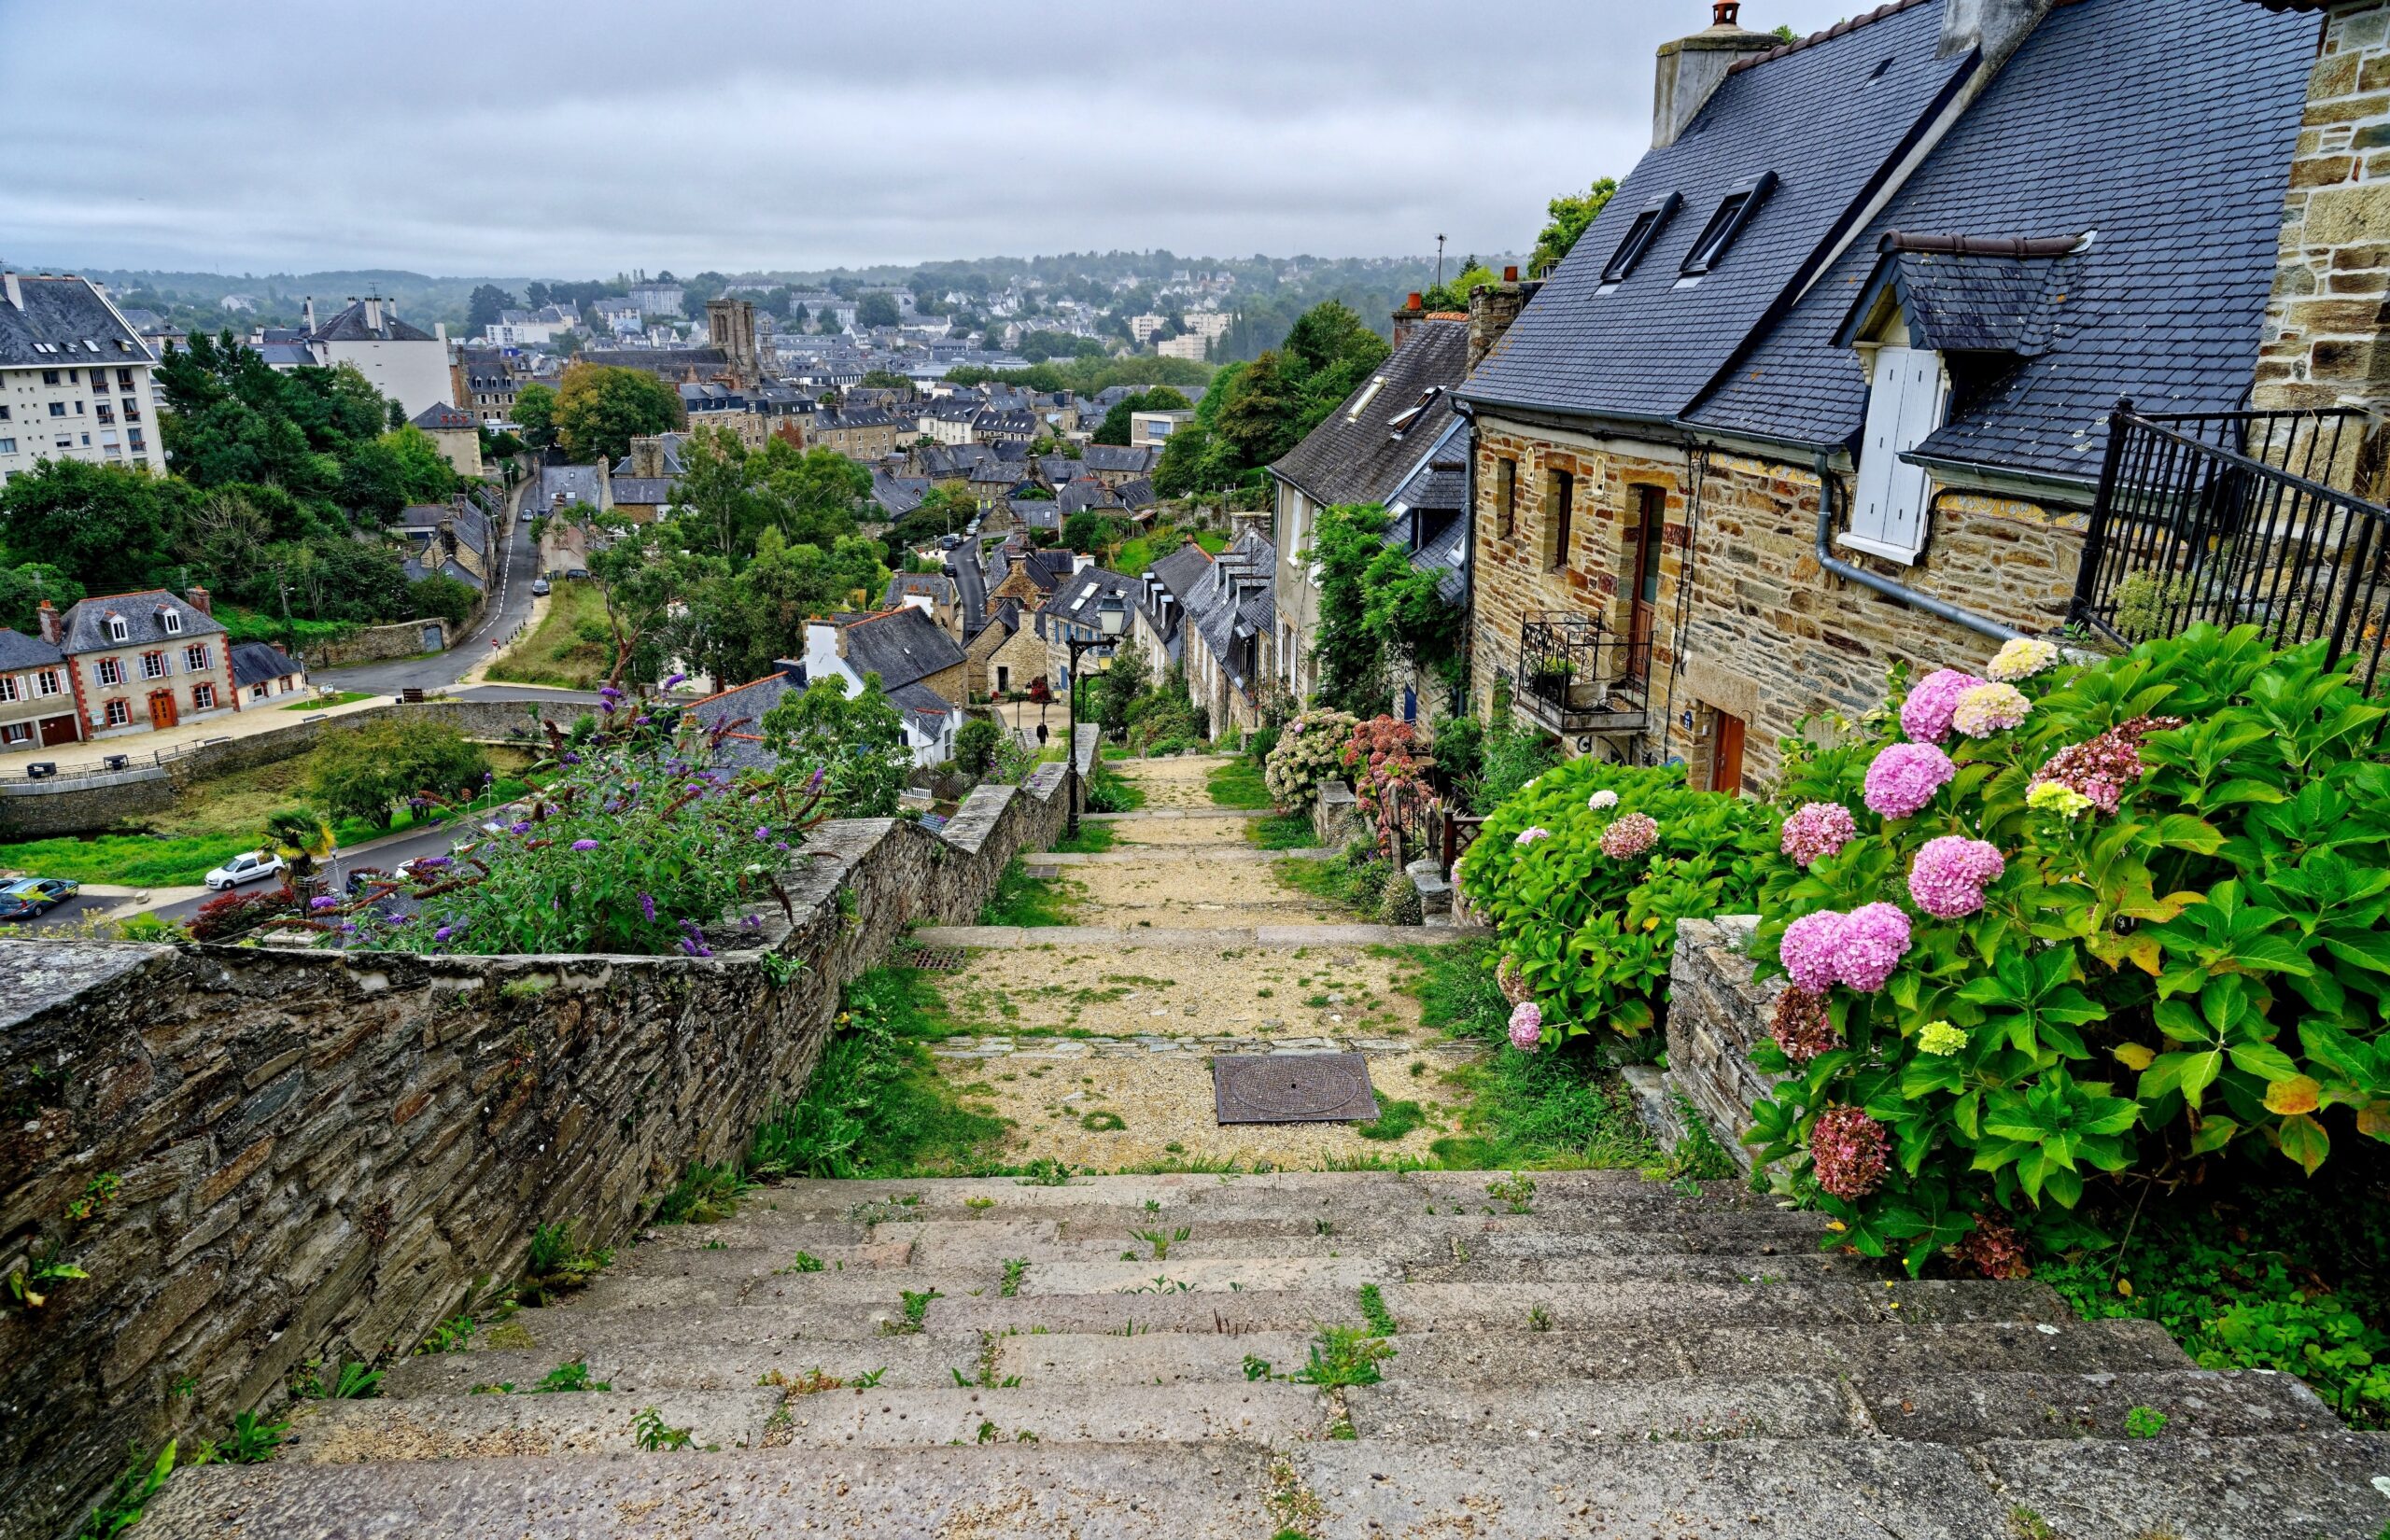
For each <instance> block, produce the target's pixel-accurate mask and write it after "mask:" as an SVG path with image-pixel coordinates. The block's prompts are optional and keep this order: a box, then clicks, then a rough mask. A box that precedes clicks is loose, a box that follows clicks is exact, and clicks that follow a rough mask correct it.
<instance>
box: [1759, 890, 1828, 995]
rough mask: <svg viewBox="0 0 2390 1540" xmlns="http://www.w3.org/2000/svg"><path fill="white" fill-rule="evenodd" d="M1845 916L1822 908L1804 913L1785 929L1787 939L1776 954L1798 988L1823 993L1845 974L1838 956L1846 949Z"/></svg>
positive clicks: (1777, 946) (1812, 992)
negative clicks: (1813, 912)
mask: <svg viewBox="0 0 2390 1540" xmlns="http://www.w3.org/2000/svg"><path fill="white" fill-rule="evenodd" d="M1844 918H1845V917H1844V916H1843V915H1842V914H1841V913H1839V912H1838V911H1836V910H1833V909H1821V910H1819V911H1818V912H1817V913H1816V914H1814V915H1803V916H1802V917H1800V918H1799V919H1796V920H1794V921H1793V923H1792V924H1790V925H1788V926H1786V927H1785V928H1784V936H1783V939H1782V940H1780V941H1778V943H1777V944H1776V955H1777V957H1778V959H1780V960H1781V961H1782V962H1783V964H1784V971H1785V972H1786V973H1790V974H1792V975H1793V986H1794V987H1796V988H1800V989H1805V990H1807V991H1808V992H1809V993H1810V994H1813V995H1821V994H1824V993H1825V992H1826V991H1827V990H1828V989H1831V988H1833V987H1835V981H1836V980H1837V979H1839V978H1840V977H1841V971H1840V968H1839V966H1838V965H1837V959H1838V958H1839V956H1840V954H1841V951H1842V926H1843V920H1844Z"/></svg>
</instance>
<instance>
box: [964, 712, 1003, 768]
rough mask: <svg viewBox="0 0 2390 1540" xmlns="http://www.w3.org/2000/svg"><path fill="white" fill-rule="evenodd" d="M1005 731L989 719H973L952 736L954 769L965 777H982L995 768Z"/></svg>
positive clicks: (1001, 749)
mask: <svg viewBox="0 0 2390 1540" xmlns="http://www.w3.org/2000/svg"><path fill="white" fill-rule="evenodd" d="M1004 746H1005V730H1004V729H1003V728H1001V727H999V726H997V725H996V723H995V721H994V719H992V718H990V717H973V718H972V719H971V720H970V721H966V722H964V723H963V730H962V731H961V732H959V733H957V734H955V735H954V767H955V768H956V769H958V770H960V771H962V772H963V774H964V775H966V776H984V775H986V774H987V773H988V772H989V771H991V770H992V769H994V768H995V764H996V755H997V754H998V753H1000V752H1002V751H1003V749H1004Z"/></svg>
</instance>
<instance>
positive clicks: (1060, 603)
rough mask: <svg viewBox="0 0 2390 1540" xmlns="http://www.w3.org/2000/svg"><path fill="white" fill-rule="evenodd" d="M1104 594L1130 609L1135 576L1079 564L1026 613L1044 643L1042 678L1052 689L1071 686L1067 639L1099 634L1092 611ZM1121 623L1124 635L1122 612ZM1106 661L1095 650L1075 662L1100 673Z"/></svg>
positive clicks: (1084, 638)
mask: <svg viewBox="0 0 2390 1540" xmlns="http://www.w3.org/2000/svg"><path fill="white" fill-rule="evenodd" d="M1107 595H1108V596H1110V597H1113V598H1117V599H1118V600H1119V601H1120V604H1121V607H1122V608H1123V609H1134V608H1135V606H1136V603H1137V598H1138V592H1137V583H1136V580H1134V579H1132V578H1125V577H1122V576H1121V575H1120V574H1119V573H1118V572H1110V571H1106V570H1105V569H1104V568H1103V567H1093V566H1089V567H1080V568H1079V569H1078V570H1077V571H1076V572H1074V573H1072V574H1071V576H1070V578H1069V580H1068V581H1065V582H1064V583H1063V584H1062V585H1061V587H1059V588H1057V589H1055V590H1054V592H1053V594H1052V595H1051V596H1049V597H1048V598H1047V600H1046V602H1045V603H1044V604H1041V605H1039V606H1038V607H1037V609H1036V610H1035V611H1034V612H1033V614H1032V615H1030V616H1029V627H1030V629H1032V630H1033V631H1035V632H1036V634H1037V636H1038V637H1039V638H1040V639H1041V640H1043V641H1044V642H1045V644H1046V681H1047V684H1048V685H1049V686H1051V687H1052V688H1053V689H1054V690H1056V691H1061V692H1067V691H1068V690H1069V689H1070V688H1071V647H1070V644H1071V642H1072V641H1073V640H1074V639H1077V640H1081V641H1086V640H1091V639H1094V638H1095V637H1100V636H1101V635H1102V634H1103V633H1102V631H1101V629H1100V628H1099V626H1098V624H1097V622H1096V613H1095V612H1096V607H1097V606H1098V605H1100V604H1102V603H1103V602H1104V598H1105V597H1106V596H1107ZM1126 632H1127V617H1126V616H1125V615H1124V616H1123V617H1122V634H1123V635H1126ZM1132 645H1133V644H1132ZM1108 661H1109V660H1108V659H1107V658H1105V657H1104V654H1102V653H1099V652H1095V651H1083V652H1081V653H1080V654H1079V666H1080V667H1082V668H1085V669H1088V670H1089V671H1090V672H1093V673H1101V672H1102V671H1103V670H1104V667H1105V666H1106V665H1107V664H1108Z"/></svg>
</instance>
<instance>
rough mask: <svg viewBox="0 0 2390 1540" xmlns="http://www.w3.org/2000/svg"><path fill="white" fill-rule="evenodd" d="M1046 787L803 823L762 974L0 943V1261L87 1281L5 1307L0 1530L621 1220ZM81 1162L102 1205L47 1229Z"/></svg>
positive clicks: (708, 1146)
mask: <svg viewBox="0 0 2390 1540" xmlns="http://www.w3.org/2000/svg"><path fill="white" fill-rule="evenodd" d="M1088 732H1089V738H1088V741H1087V742H1086V743H1084V744H1083V745H1082V752H1083V753H1086V752H1088V751H1089V750H1090V749H1091V745H1092V735H1093V729H1092V728H1090V729H1089V730H1088ZM1061 775H1062V766H1061V765H1060V764H1049V765H1044V766H1040V767H1039V769H1038V770H1037V772H1036V773H1035V774H1034V775H1033V777H1031V779H1030V781H1029V782H1028V784H1027V785H1026V786H1024V787H1019V788H1014V787H1003V788H994V787H983V788H981V789H979V790H977V791H974V792H973V793H972V794H971V796H970V798H969V800H968V801H966V802H965V803H964V804H963V807H962V809H961V810H960V811H959V812H958V813H957V814H956V815H955V817H954V818H953V819H951V820H949V822H948V824H947V825H946V827H945V829H944V830H943V831H942V832H940V833H935V834H933V833H925V832H923V831H922V830H921V828H920V827H919V826H918V825H916V824H912V823H908V822H902V821H897V820H889V819H873V820H853V821H845V822H834V823H829V824H824V825H822V827H821V828H820V829H818V830H816V831H815V832H814V835H813V837H811V838H810V839H808V841H807V843H806V847H805V852H804V855H805V860H804V861H803V862H802V863H801V864H799V865H797V866H795V867H794V868H792V870H791V871H790V872H788V873H787V874H785V875H784V877H783V881H784V883H785V885H786V886H787V887H788V889H789V891H790V894H791V897H792V898H793V900H794V905H795V915H794V924H792V923H790V922H789V920H788V919H787V918H786V917H783V916H782V915H781V913H780V909H779V907H778V905H777V903H775V904H774V905H773V906H772V907H771V909H770V910H769V912H768V913H767V914H766V930H765V931H764V937H765V945H766V947H767V948H768V949H770V950H773V951H777V952H779V953H780V954H782V955H784V956H788V957H793V958H796V959H800V960H801V961H802V962H803V963H804V968H803V970H802V971H801V972H799V973H796V974H795V975H794V978H793V979H792V980H791V981H790V982H789V983H788V984H787V985H786V986H785V987H775V986H774V985H773V983H772V982H771V978H770V974H769V973H768V972H767V971H766V968H765V966H764V965H763V963H762V961H761V959H760V956H759V954H756V953H745V954H738V955H732V954H728V953H725V954H724V955H723V956H720V957H715V958H710V959H686V958H658V957H580V956H574V957H502V958H467V957H443V958H428V957H419V956H412V955H401V954H395V953H352V954H345V955H344V954H338V953H330V952H316V951H288V950H279V949H272V948H260V947H245V946H228V945H184V946H180V947H168V946H142V945H109V944H94V943H57V942H43V943H30V942H0V985H5V987H4V988H0V1001H4V1002H5V1003H0V1113H5V1114H6V1121H5V1122H0V1195H4V1196H0V1272H6V1271H10V1270H14V1269H16V1268H19V1267H23V1266H24V1265H25V1261H26V1259H27V1258H28V1257H29V1256H31V1255H35V1254H39V1253H42V1252H43V1251H44V1250H46V1248H48V1247H49V1245H51V1244H53V1243H58V1244H61V1245H62V1248H63V1249H62V1251H61V1252H60V1253H59V1254H60V1256H61V1257H62V1259H63V1260H65V1261H68V1262H71V1263H72V1264H73V1265H74V1266H77V1267H81V1268H83V1269H85V1270H86V1271H87V1272H88V1273H89V1274H90V1275H91V1276H90V1278H89V1280H88V1281H69V1282H65V1283H63V1284H61V1285H60V1286H59V1287H58V1288H57V1289H56V1290H55V1292H54V1293H53V1294H52V1295H51V1298H50V1301H49V1304H48V1305H46V1306H45V1307H43V1308H42V1309H40V1310H38V1311H32V1312H28V1311H23V1310H0V1407H6V1408H7V1411H8V1414H9V1415H7V1416H6V1417H0V1535H5V1536H7V1537H8V1540H34V1537H36V1536H39V1537H45V1540H46V1537H47V1536H49V1535H51V1534H54V1533H58V1532H59V1531H60V1530H61V1529H63V1528H64V1527H66V1526H67V1525H69V1524H70V1523H71V1521H72V1519H73V1516H74V1514H75V1513H76V1512H77V1511H79V1508H80V1506H81V1505H82V1504H84V1503H86V1502H88V1501H89V1500H90V1498H91V1495H92V1494H93V1493H94V1492H95V1491H97V1489H98V1488H99V1487H100V1486H101V1485H102V1484H103V1483H104V1482H105V1480H107V1479H108V1478H110V1477H113V1476H114V1475H115V1474H116V1473H117V1472H118V1471H119V1470H120V1469H121V1468H122V1467H123V1465H124V1463H125V1460H126V1446H127V1443H128V1441H131V1442H133V1443H136V1444H138V1445H140V1446H141V1447H142V1448H143V1449H156V1448H157V1447H158V1446H159V1445H160V1444H161V1443H162V1441H163V1440H165V1439H166V1438H169V1437H181V1438H184V1439H185V1440H189V1439H190V1438H192V1437H195V1436H201V1435H215V1434H218V1433H220V1431H221V1430H222V1429H223V1427H224V1426H225V1425H226V1424H227V1423H228V1422H229V1421H230V1420H231V1418H232V1414H233V1413H235V1412H236V1411H240V1410H244V1409H248V1408H253V1407H258V1406H260V1404H261V1403H263V1402H265V1401H267V1400H268V1399H269V1398H270V1397H272V1396H274V1395H275V1394H277V1393H278V1387H279V1386H280V1385H281V1384H282V1383H283V1382H284V1380H285V1379H286V1378H287V1377H288V1374H289V1372H290V1371H291V1369H292V1368H293V1367H295V1366H296V1365H299V1364H300V1363H301V1362H302V1361H303V1360H305V1359H308V1358H312V1357H316V1356H318V1355H321V1356H323V1357H325V1358H326V1359H327V1360H330V1359H332V1358H333V1357H335V1356H336V1355H343V1354H344V1355H346V1356H348V1357H351V1358H359V1357H370V1356H372V1355H373V1354H374V1353H376V1352H379V1351H385V1350H395V1351H406V1350H407V1349H408V1348H410V1347H412V1346H413V1345H414V1344H415V1342H417V1341H418V1340H420V1339H421V1337H423V1336H424V1335H425V1333H426V1332H427V1331H428V1330H429V1328H430V1327H431V1326H432V1325H433V1324H434V1323H437V1322H439V1321H440V1320H442V1319H443V1318H444V1317H446V1316H448V1315H451V1314H453V1313H455V1312H456V1311H457V1309H459V1308H460V1307H461V1306H463V1304H464V1303H465V1301H466V1300H467V1298H468V1296H469V1295H470V1294H471V1292H472V1291H473V1289H474V1286H475V1281H476V1280H487V1279H501V1280H502V1279H509V1278H513V1277H514V1276H516V1275H517V1274H518V1273H519V1272H520V1271H521V1268H522V1266H523V1261H524V1257H525V1254H526V1252H527V1248H528V1243H529V1239H530V1235H531V1231H532V1228H533V1226H535V1225H541V1224H545V1223H551V1222H555V1221H558V1220H565V1219H575V1220H579V1221H581V1222H582V1223H583V1225H584V1227H585V1231H586V1235H587V1238H588V1239H589V1240H590V1241H591V1242H592V1243H594V1244H598V1245H611V1244H616V1243H619V1242H621V1241H623V1240H624V1239H626V1238H627V1237H628V1236H629V1235H630V1233H631V1232H632V1230H633V1229H634V1227H635V1226H636V1225H638V1223H639V1221H640V1216H641V1215H642V1214H643V1213H644V1212H646V1211H648V1210H649V1207H650V1205H651V1204H652V1202H653V1200H654V1197H656V1196H657V1195H658V1194H659V1193H661V1192H662V1191H663V1190H664V1189H665V1188H667V1187H668V1186H669V1185H670V1184H671V1183H673V1182H674V1181H675V1180H676V1179H677V1177H678V1176H679V1174H680V1173H681V1172H682V1169H684V1168H685V1167H686V1166H687V1164H688V1163H689V1162H690V1161H692V1160H706V1161H721V1160H725V1159H729V1158H731V1157H733V1156H735V1155H738V1154H739V1153H740V1152H741V1151H742V1150H743V1148H744V1147H745V1144H746V1141H747V1139H748V1137H749V1134H750V1132H751V1130H752V1128H753V1127H754V1126H755V1125H756V1124H757V1123H758V1122H759V1121H760V1120H761V1119H762V1118H763V1117H764V1116H765V1115H766V1112H767V1111H768V1110H769V1109H770V1108H771V1107H772V1106H773V1105H774V1104H775V1103H777V1102H780V1101H782V1100H785V1099H789V1098H791V1097H793V1096H794V1095H795V1094H796V1093H797V1092H798V1091H799V1090H800V1089H801V1088H802V1086H803V1085H804V1084H805V1081H806V1078H807V1076H808V1074H809V1073H810V1072H811V1071H812V1068H813V1066H814V1064H815V1062H816V1061H817V1060H818V1058H819V1057H820V1054H821V1050H822V1044H823V1043H824V1041H825V1040H826V1038H827V1037H828V1034H829V1032H830V1029H831V1026H832V1023H833V1021H834V1020H835V1017H836V1014H837V1001H838V992H839V990H840V988H841V987H843V986H844V985H845V984H846V983H847V982H848V981H849V980H850V979H851V978H853V977H854V976H855V975H857V974H858V973H863V972H865V970H867V969H869V968H871V967H874V966H877V965H878V964H879V963H880V962H881V961H882V960H884V959H885V958H886V957H887V956H888V954H889V951H890V949H891V947H892V946H893V945H894V944H895V942H896V941H897V940H898V938H899V937H900V936H901V935H902V934H903V933H904V931H905V930H906V928H907V926H909V925H912V924H915V923H917V922H926V923H931V924H935V923H939V922H949V923H951V922H955V921H964V922H967V921H969V920H971V919H973V918H975V917H977V914H978V911H979V908H980V905H981V904H982V903H984V902H985V900H986V898H987V896H988V895H989V893H990V892H991V890H992V889H993V888H994V886H995V883H996V881H997V879H998V877H999V875H1001V874H1002V872H1003V870H1004V867H1005V862H1006V861H1008V860H1009V859H1010V858H1011V857H1012V855H1013V854H1014V853H1015V852H1017V851H1019V850H1021V849H1024V848H1032V847H1036V848H1042V847H1046V846H1047V845H1049V844H1050V843H1051V842H1052V840H1053V838H1054V837H1055V835H1056V834H1057V833H1059V831H1060V829H1061V824H1062V819H1063V813H1064V807H1063V799H1062V796H1061ZM842 889H843V890H846V891H850V892H851V893H852V894H853V896H854V903H853V904H852V905H851V914H850V913H849V912H848V910H847V909H846V908H842V906H841V904H840V903H839V893H840V891H841V890H842ZM103 1172H108V1173H114V1174H115V1175H116V1176H117V1177H119V1179H120V1181H121V1185H120V1186H119V1188H118V1189H117V1191H116V1193H115V1196H114V1197H113V1198H112V1199H111V1200H110V1201H108V1202H107V1203H105V1205H104V1206H103V1207H102V1208H101V1209H100V1211H98V1213H97V1214H96V1215H94V1216H93V1217H91V1219H89V1220H87V1221H83V1222H79V1223H78V1222H77V1221H75V1220H73V1219H71V1218H69V1217H67V1209H68V1205H70V1204H71V1203H73V1202H75V1201H76V1200H77V1198H78V1197H81V1196H82V1195H83V1194H84V1193H85V1192H86V1190H87V1187H88V1185H89V1183H91V1180H92V1179H93V1178H94V1177H97V1176H99V1175H100V1174H101V1173H103ZM186 1379H188V1380H189V1381H190V1382H191V1383H192V1384H193V1385H194V1386H195V1388H193V1389H192V1390H190V1393H188V1394H182V1395H177V1394H176V1393H174V1388H175V1387H176V1385H177V1384H178V1383H180V1382H183V1381H185V1380H186Z"/></svg>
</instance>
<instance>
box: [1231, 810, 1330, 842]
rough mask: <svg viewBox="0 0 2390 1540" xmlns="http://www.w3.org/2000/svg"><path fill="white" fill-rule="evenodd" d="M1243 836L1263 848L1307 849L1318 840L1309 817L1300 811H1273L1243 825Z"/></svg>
mask: <svg viewBox="0 0 2390 1540" xmlns="http://www.w3.org/2000/svg"><path fill="white" fill-rule="evenodd" d="M1244 837H1245V838H1247V839H1249V840H1251V841H1252V842H1253V843H1254V844H1256V845H1258V846H1259V847H1261V848H1263V849H1264V850H1308V849H1310V848H1311V847H1313V846H1314V845H1315V844H1316V843H1317V842H1318V839H1319V836H1318V834H1317V833H1314V832H1313V830H1312V826H1311V819H1307V818H1305V817H1303V816H1302V815H1301V814H1300V813H1273V814H1272V815H1271V816H1270V817H1268V818H1266V819H1254V820H1253V821H1252V822H1251V823H1248V824H1246V825H1245V826H1244Z"/></svg>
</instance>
